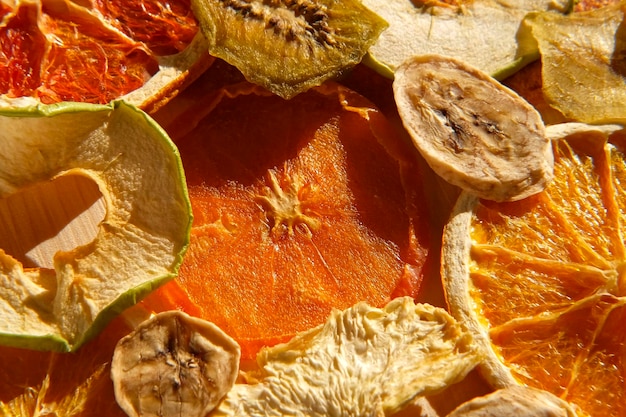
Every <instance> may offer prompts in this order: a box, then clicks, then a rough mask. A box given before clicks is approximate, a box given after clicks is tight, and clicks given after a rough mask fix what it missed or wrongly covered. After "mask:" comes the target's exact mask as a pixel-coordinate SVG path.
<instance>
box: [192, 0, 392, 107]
mask: <svg viewBox="0 0 626 417" xmlns="http://www.w3.org/2000/svg"><path fill="white" fill-rule="evenodd" d="M192 7H193V10H194V11H195V14H196V16H197V17H198V20H199V22H200V24H201V29H202V32H203V33H204V35H205V37H206V38H207V40H208V41H209V52H210V53H211V55H214V56H217V57H219V58H222V59H224V60H225V61H226V62H228V63H230V64H232V65H234V66H235V67H237V68H238V69H239V70H240V71H241V72H242V73H243V74H244V75H245V76H246V78H247V79H248V80H250V81H251V82H253V83H256V84H258V85H261V86H263V87H265V88H267V89H268V90H270V91H272V92H273V93H275V94H277V95H279V96H281V97H284V98H291V97H293V96H294V95H296V94H298V93H300V92H302V91H305V90H307V89H309V88H311V87H314V86H317V85H320V84H322V83H323V82H324V81H325V80H327V79H331V78H335V77H337V76H339V75H341V74H342V73H343V72H344V71H346V70H347V69H349V68H351V67H352V66H354V65H356V64H357V63H359V62H360V61H361V59H362V58H363V56H364V55H365V53H366V52H367V49H368V48H369V47H370V46H371V45H372V44H373V43H374V41H375V40H376V38H377V37H378V36H379V34H380V33H381V32H382V31H383V30H384V29H385V28H386V27H387V23H386V22H385V21H384V20H383V19H382V18H381V17H379V16H378V15H377V14H375V13H373V12H372V11H370V10H369V9H367V8H366V7H365V6H363V5H362V4H361V2H360V1H359V0H344V1H335V0H315V1H312V0H283V1H259V0H252V1H251V0H193V1H192Z"/></svg>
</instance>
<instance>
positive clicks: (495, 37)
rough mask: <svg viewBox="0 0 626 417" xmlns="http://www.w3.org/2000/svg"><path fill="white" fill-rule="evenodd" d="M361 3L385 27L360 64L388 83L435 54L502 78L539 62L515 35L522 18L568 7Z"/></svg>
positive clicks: (536, 0)
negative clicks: (407, 64)
mask: <svg viewBox="0 0 626 417" xmlns="http://www.w3.org/2000/svg"><path fill="white" fill-rule="evenodd" d="M363 3H364V4H365V5H366V6H367V7H369V8H370V9H372V10H373V11H375V12H376V13H378V14H379V15H380V16H382V17H383V18H384V19H385V20H386V21H387V22H388V23H389V28H388V29H387V30H385V31H384V32H383V33H382V34H381V35H380V37H379V38H378V40H377V42H376V43H375V44H374V45H373V46H372V47H371V48H370V50H369V53H368V56H367V57H366V60H365V62H367V63H368V64H369V65H371V66H372V67H373V68H375V69H376V70H378V71H379V72H381V73H382V74H383V75H387V76H388V77H390V78H391V77H392V76H393V72H394V71H395V70H396V68H398V66H400V64H402V62H404V61H405V60H406V59H408V58H410V57H412V56H416V55H427V54H439V55H446V56H450V57H453V58H457V59H459V60H461V61H464V62H467V63H468V64H470V65H472V66H474V67H476V68H478V69H480V70H481V71H484V72H486V73H487V74H490V75H493V76H495V77H498V78H500V79H502V78H504V77H506V76H508V75H510V74H512V73H513V72H515V71H516V70H517V69H519V68H521V67H522V66H524V65H525V64H527V63H528V62H530V61H533V60H535V59H537V57H538V52H537V47H536V45H535V44H534V42H533V41H532V38H531V37H530V36H528V35H527V34H524V33H521V32H519V29H520V23H521V22H522V20H523V19H524V16H526V14H527V13H529V12H530V11H540V10H556V11H559V12H566V11H568V10H570V8H571V6H572V2H571V0H558V1H554V0H516V1H504V0H499V1H497V0H475V1H468V2H461V3H466V4H462V5H461V6H459V7H453V6H450V5H449V4H445V3H441V2H437V1H434V2H433V1H419V0H418V1H415V0H364V1H363Z"/></svg>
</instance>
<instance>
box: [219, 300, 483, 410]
mask: <svg viewBox="0 0 626 417" xmlns="http://www.w3.org/2000/svg"><path fill="white" fill-rule="evenodd" d="M479 360H480V355H477V354H476V351H475V350H474V346H473V344H472V341H471V337H469V334H468V333H467V332H465V331H464V330H463V329H462V328H461V326H459V324H458V323H456V322H455V321H454V320H453V319H452V317H450V315H449V314H448V313H446V311H445V310H443V309H441V308H436V307H433V306H431V305H427V304H415V303H414V302H413V300H412V299H411V298H410V297H401V298H397V299H395V300H392V301H391V302H389V303H388V304H387V305H386V306H385V307H384V308H382V309H378V308H373V307H370V306H369V305H367V304H366V303H358V304H356V305H355V306H353V307H351V308H348V309H346V310H345V311H339V310H335V311H333V312H332V313H331V315H330V317H329V318H328V320H327V321H326V323H325V324H323V325H320V326H318V327H315V328H313V329H310V330H308V331H306V332H303V333H301V334H298V335H297V336H296V337H294V338H293V339H292V340H291V341H289V342H288V343H285V344H282V345H277V346H275V347H273V348H267V349H264V350H262V351H261V353H260V354H259V356H258V358H257V362H258V364H259V367H260V370H258V371H256V372H251V373H249V374H247V375H246V377H247V378H248V379H249V380H250V383H249V384H235V386H234V387H233V389H232V390H231V391H230V392H229V393H228V395H227V396H226V398H225V400H224V401H223V402H222V403H221V404H220V406H219V407H218V408H217V409H216V410H215V411H214V412H213V414H212V415H213V416H216V417H218V416H242V417H243V416H267V417H270V416H277V417H278V416H283V415H286V414H289V415H302V416H304V415H306V416H309V417H315V416H320V417H322V416H328V415H355V416H357V415H358V416H375V415H391V414H393V413H394V412H397V411H399V410H401V409H403V408H404V407H405V406H406V405H407V404H408V403H409V402H410V401H411V400H412V399H414V398H415V397H416V396H419V395H425V394H429V393H433V392H437V391H439V390H441V389H443V388H445V387H446V386H448V385H450V384H453V383H455V382H458V381H459V380H461V379H463V377H465V375H467V373H468V372H469V371H471V370H472V369H473V368H474V367H475V366H476V365H477V364H478V362H479Z"/></svg>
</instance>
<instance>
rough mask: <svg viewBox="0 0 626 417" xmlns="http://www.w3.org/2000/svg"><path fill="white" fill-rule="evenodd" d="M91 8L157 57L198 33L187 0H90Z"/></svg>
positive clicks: (180, 47) (175, 49)
mask: <svg viewBox="0 0 626 417" xmlns="http://www.w3.org/2000/svg"><path fill="white" fill-rule="evenodd" d="M94 7H95V8H96V9H97V10H99V11H100V12H101V13H102V14H103V15H104V16H106V18H107V20H108V21H110V22H111V23H112V24H113V25H117V26H118V28H119V29H120V30H121V31H122V32H124V33H125V34H126V35H128V36H129V37H131V38H132V39H135V40H136V41H139V42H143V43H144V44H145V45H146V46H147V47H148V49H150V50H151V51H152V52H154V53H155V54H156V55H159V56H166V55H172V54H175V53H177V52H180V51H182V50H183V49H185V48H186V47H187V45H189V44H190V43H191V40H192V39H193V37H194V36H195V35H196V33H197V32H198V23H197V21H196V18H195V17H194V15H193V13H192V12H191V5H190V2H189V0H179V1H177V0H168V1H166V2H161V1H158V2H157V1H145V0H121V1H108V0H94Z"/></svg>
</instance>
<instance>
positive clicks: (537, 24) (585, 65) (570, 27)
mask: <svg viewBox="0 0 626 417" xmlns="http://www.w3.org/2000/svg"><path fill="white" fill-rule="evenodd" d="M625 7H626V6H625V5H624V3H623V2H622V3H620V4H615V5H612V6H607V7H604V8H600V9H597V10H592V11H588V12H581V13H574V14H571V15H569V16H563V15H560V14H557V13H535V14H532V15H529V16H528V18H527V19H526V22H527V23H528V25H529V26H530V28H531V32H532V35H533V36H534V37H535V38H536V40H537V42H538V44H539V50H540V52H541V63H542V71H541V73H542V79H543V92H544V95H545V97H546V100H547V101H548V103H549V104H550V105H551V106H552V107H554V108H556V109H557V110H559V111H560V112H561V113H563V114H564V115H565V116H566V117H567V118H569V119H570V120H574V121H580V122H585V123H624V122H626V30H624V15H625Z"/></svg>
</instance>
